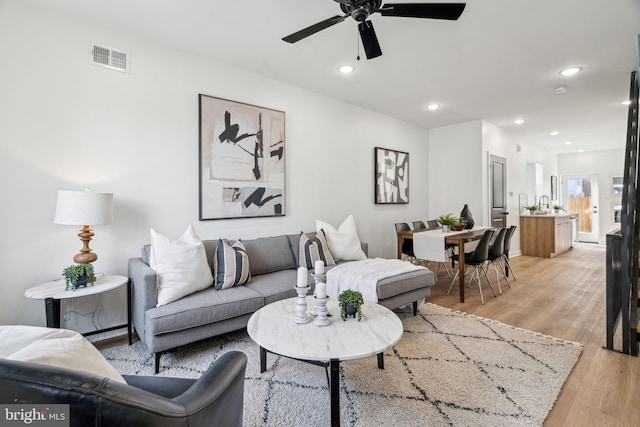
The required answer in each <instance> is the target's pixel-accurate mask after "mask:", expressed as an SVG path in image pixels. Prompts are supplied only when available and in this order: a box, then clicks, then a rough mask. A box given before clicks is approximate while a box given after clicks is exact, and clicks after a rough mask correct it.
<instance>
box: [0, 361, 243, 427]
mask: <svg viewBox="0 0 640 427" xmlns="http://www.w3.org/2000/svg"><path fill="white" fill-rule="evenodd" d="M246 367H247V357H246V355H245V354H244V353H241V352H236V351H231V352H228V353H225V354H224V355H222V356H221V357H220V358H219V359H218V360H216V362H215V363H214V364H213V365H212V366H211V367H210V368H209V369H208V370H207V371H206V372H205V373H204V374H203V375H202V377H200V378H199V379H197V380H194V379H184V378H171V377H147V376H130V375H124V376H123V377H124V379H125V380H126V381H127V384H122V383H119V382H115V381H111V380H108V379H105V378H104V377H100V376H97V375H94V374H89V373H84V372H81V371H75V370H70V369H65V368H58V367H53V366H47V365H41V364H36V363H30V362H21V361H15V360H9V359H0V403H4V404H9V403H13V404H43V403H45V404H46V403H48V404H58V403H67V404H69V405H70V408H69V409H70V414H69V415H70V418H71V420H70V425H71V426H72V427H73V426H77V427H84V426H117V427H124V426H136V427H143V426H149V427H162V426H221V427H222V426H224V427H227V426H238V427H240V426H242V413H243V396H244V376H245V370H246Z"/></svg>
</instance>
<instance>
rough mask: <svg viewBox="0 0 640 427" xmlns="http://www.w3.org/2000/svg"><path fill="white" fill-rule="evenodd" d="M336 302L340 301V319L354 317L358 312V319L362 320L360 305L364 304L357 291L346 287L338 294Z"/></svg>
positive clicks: (360, 294)
mask: <svg viewBox="0 0 640 427" xmlns="http://www.w3.org/2000/svg"><path fill="white" fill-rule="evenodd" d="M338 303H340V317H342V320H347V317H349V316H352V317H354V318H355V317H356V313H357V314H358V321H360V320H362V305H363V304H364V298H362V293H360V292H359V291H353V290H351V289H347V290H345V291H342V292H341V293H340V295H338Z"/></svg>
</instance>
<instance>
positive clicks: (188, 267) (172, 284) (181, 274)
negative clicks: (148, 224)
mask: <svg viewBox="0 0 640 427" xmlns="http://www.w3.org/2000/svg"><path fill="white" fill-rule="evenodd" d="M149 261H150V266H151V268H152V269H154V270H155V272H156V274H157V277H158V282H157V287H158V304H157V307H160V306H161V305H165V304H168V303H170V302H172V301H175V300H178V299H180V298H182V297H184V296H187V295H189V294H192V293H194V292H196V291H199V290H202V289H206V288H208V287H209V286H211V284H212V283H213V274H212V273H211V268H210V267H209V263H208V262H207V254H206V252H205V250H204V245H203V244H202V241H201V240H200V238H199V237H198V235H197V234H196V232H195V231H194V229H193V227H192V226H191V225H190V226H189V227H187V230H186V231H185V232H184V234H183V235H182V236H180V239H173V238H171V237H167V236H165V235H163V234H160V233H158V232H157V231H155V230H154V229H153V228H152V229H151V255H150V257H149Z"/></svg>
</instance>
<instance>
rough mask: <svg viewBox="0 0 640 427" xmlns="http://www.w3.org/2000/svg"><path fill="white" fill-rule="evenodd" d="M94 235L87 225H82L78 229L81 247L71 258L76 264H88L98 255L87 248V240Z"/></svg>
mask: <svg viewBox="0 0 640 427" xmlns="http://www.w3.org/2000/svg"><path fill="white" fill-rule="evenodd" d="M94 235H95V234H94V233H93V230H91V228H90V227H89V226H88V225H85V226H84V227H82V229H80V232H79V233H78V237H80V240H82V249H80V253H79V254H76V255H75V256H74V257H73V260H74V261H75V262H76V263H77V264H89V263H91V262H94V261H95V260H97V259H98V255H97V254H95V253H93V252H91V248H89V242H90V241H91V238H92V237H93V236H94Z"/></svg>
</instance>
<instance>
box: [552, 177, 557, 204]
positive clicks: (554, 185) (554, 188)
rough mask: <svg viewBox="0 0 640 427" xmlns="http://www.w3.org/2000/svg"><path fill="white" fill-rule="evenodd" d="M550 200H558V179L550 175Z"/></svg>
mask: <svg viewBox="0 0 640 427" xmlns="http://www.w3.org/2000/svg"><path fill="white" fill-rule="evenodd" d="M551 200H558V177H557V176H555V175H551Z"/></svg>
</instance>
